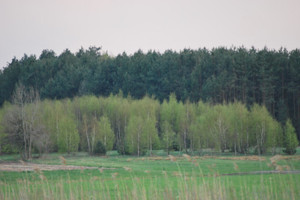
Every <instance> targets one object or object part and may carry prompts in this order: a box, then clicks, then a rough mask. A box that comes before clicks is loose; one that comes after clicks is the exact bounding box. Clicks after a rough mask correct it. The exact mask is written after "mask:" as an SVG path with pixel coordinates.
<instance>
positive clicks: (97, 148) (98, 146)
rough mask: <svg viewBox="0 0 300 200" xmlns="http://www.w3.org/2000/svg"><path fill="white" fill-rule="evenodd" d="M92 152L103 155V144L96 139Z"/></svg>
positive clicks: (104, 150) (104, 152) (104, 151)
mask: <svg viewBox="0 0 300 200" xmlns="http://www.w3.org/2000/svg"><path fill="white" fill-rule="evenodd" d="M94 154H98V155H105V154H106V149H105V146H104V145H103V143H102V142H101V141H98V142H97V143H96V146H95V149H94Z"/></svg>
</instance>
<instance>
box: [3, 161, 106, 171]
mask: <svg viewBox="0 0 300 200" xmlns="http://www.w3.org/2000/svg"><path fill="white" fill-rule="evenodd" d="M85 169H101V170H106V169H112V168H99V167H86V166H74V165H45V164H33V163H26V164H21V163H5V164H0V171H11V172H23V171H36V170H40V171H53V170H85Z"/></svg>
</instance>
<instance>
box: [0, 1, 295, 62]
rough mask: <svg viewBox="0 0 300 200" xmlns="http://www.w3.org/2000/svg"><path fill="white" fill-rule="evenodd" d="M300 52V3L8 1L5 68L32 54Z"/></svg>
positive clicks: (2, 44) (0, 49)
mask: <svg viewBox="0 0 300 200" xmlns="http://www.w3.org/2000/svg"><path fill="white" fill-rule="evenodd" d="M232 45H233V46H242V45H243V46H245V47H247V48H250V47H251V46H254V47H255V48H259V49H261V48H263V47H264V46H267V47H268V48H270V49H279V48H280V47H285V48H287V49H288V50H292V49H296V48H300V1H299V0H0V68H1V67H5V66H7V63H8V62H11V60H12V58H13V57H14V56H15V57H17V58H18V59H20V58H21V57H22V56H23V55H24V53H26V54H28V55H31V54H35V55H37V56H39V55H40V53H41V51H42V50H43V49H52V50H54V51H55V52H56V54H57V55H59V54H60V53H61V52H62V51H63V50H65V49H66V48H68V49H70V50H71V51H72V52H77V51H78V50H79V48H80V47H83V48H88V47H89V46H102V49H103V50H105V51H108V53H109V54H112V55H117V54H119V53H122V52H123V51H125V52H127V53H128V54H132V53H134V52H135V51H137V50H138V49H142V50H143V51H148V50H150V49H152V50H158V51H160V52H164V51H165V50H166V49H173V50H182V49H184V48H192V49H198V48H203V47H206V48H209V49H211V48H213V47H219V46H226V47H231V46H232Z"/></svg>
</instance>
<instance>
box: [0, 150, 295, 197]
mask: <svg viewBox="0 0 300 200" xmlns="http://www.w3.org/2000/svg"><path fill="white" fill-rule="evenodd" d="M64 158H65V164H66V165H78V166H94V167H98V169H95V170H71V171H62V170H56V171H41V170H40V169H38V168H37V169H35V170H34V171H30V172H5V171H0V199H300V174H274V173H273V174H263V171H270V170H275V171H276V170H277V172H286V171H294V170H300V157H299V156H275V157H270V156H269V157H257V156H240V157H232V156H227V157H221V156H218V157H214V156H201V157H197V156H195V157H189V156H175V157H167V156H153V157H140V158H138V157H127V156H125V157H119V156H109V157H105V158H104V157H88V156H86V155H85V154H77V155H76V156H66V155H65V157H64ZM0 159H1V160H2V162H3V161H13V160H16V159H17V157H14V156H7V157H0ZM32 162H34V163H40V164H50V165H53V164H63V163H62V160H61V159H60V155H58V154H51V155H48V156H47V157H46V158H43V159H36V160H33V161H32ZM0 165H1V164H0ZM254 171H255V172H258V173H257V174H251V173H250V174H247V173H246V172H254ZM239 173H243V174H239Z"/></svg>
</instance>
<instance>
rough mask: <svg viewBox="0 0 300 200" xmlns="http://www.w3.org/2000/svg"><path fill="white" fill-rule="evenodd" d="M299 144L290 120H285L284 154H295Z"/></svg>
mask: <svg viewBox="0 0 300 200" xmlns="http://www.w3.org/2000/svg"><path fill="white" fill-rule="evenodd" d="M298 144H299V142H298V139H297V135H296V131H295V128H294V127H293V125H292V122H291V120H290V119H289V120H287V122H286V124H285V128H284V147H285V150H284V152H285V153H287V154H295V153H296V148H297V146H298Z"/></svg>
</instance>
